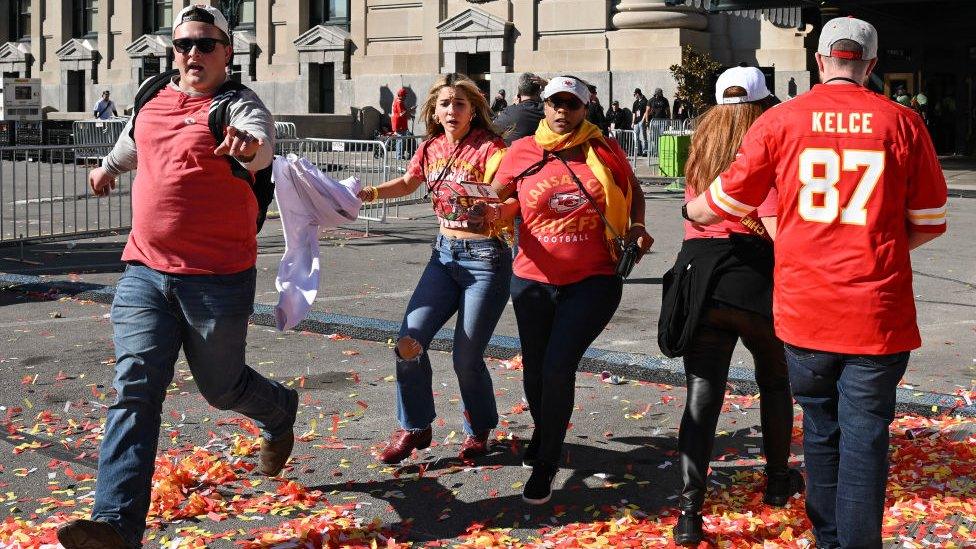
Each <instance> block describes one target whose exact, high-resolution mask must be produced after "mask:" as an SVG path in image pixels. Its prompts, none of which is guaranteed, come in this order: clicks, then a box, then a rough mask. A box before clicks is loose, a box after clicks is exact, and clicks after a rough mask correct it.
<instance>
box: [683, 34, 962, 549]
mask: <svg viewBox="0 0 976 549" xmlns="http://www.w3.org/2000/svg"><path fill="white" fill-rule="evenodd" d="M877 52H878V35H877V32H876V31H875V29H874V27H873V26H872V25H870V24H869V23H867V22H865V21H861V20H859V19H853V18H839V19H833V20H831V21H829V22H828V23H827V24H826V25H824V29H823V32H822V33H821V35H820V43H819V47H818V49H817V54H816V59H817V66H818V68H819V71H820V79H821V81H822V82H823V84H819V85H817V86H814V88H813V89H812V90H811V91H810V92H808V93H805V94H803V95H801V96H799V97H797V98H795V99H793V100H791V101H788V102H786V103H784V104H782V105H780V106H778V107H776V108H773V109H770V110H769V111H767V112H766V113H765V114H764V115H763V116H762V117H761V118H760V119H759V120H758V121H757V122H756V123H755V124H754V125H753V126H752V128H750V130H749V132H748V134H746V136H745V139H744V140H743V143H742V147H741V149H740V151H739V158H738V159H737V160H736V161H735V163H734V164H732V166H730V167H729V169H728V170H726V171H725V172H724V173H723V174H722V175H720V176H719V177H718V178H717V179H716V180H715V182H714V183H712V185H711V187H710V188H709V190H708V192H704V193H702V194H700V195H699V196H698V197H697V198H695V199H694V200H693V201H691V202H689V203H688V204H687V205H686V206H685V207H684V208H683V210H684V212H683V213H684V214H685V217H686V218H688V219H689V220H691V221H692V222H697V223H702V224H710V223H715V222H717V221H719V220H721V219H739V218H741V217H743V216H745V215H747V214H748V213H750V212H751V211H753V210H754V209H755V208H756V206H757V205H759V204H761V203H762V201H763V199H764V198H765V196H766V193H767V192H768V190H769V188H770V187H771V186H775V187H776V189H777V190H778V191H779V203H778V213H777V217H778V218H779V230H778V234H777V237H776V252H775V255H776V270H775V280H776V284H775V290H774V292H775V293H774V308H773V315H774V318H775V324H776V334H777V335H778V336H779V337H780V338H781V339H782V340H783V341H784V342H785V343H786V359H787V362H788V364H789V372H790V385H791V387H792V389H793V395H794V396H795V397H796V400H797V401H798V402H799V403H800V405H801V406H802V407H803V431H804V433H803V435H804V436H803V448H804V459H805V461H806V469H807V476H808V482H807V501H806V508H807V514H808V515H809V517H810V521H811V522H812V523H813V527H814V533H815V534H816V536H817V546H818V547H821V548H833V547H881V520H882V515H883V513H884V495H885V484H886V480H887V473H888V426H889V425H890V423H891V421H892V419H893V418H894V408H895V388H896V386H897V384H898V382H899V380H900V379H901V377H902V375H903V374H904V372H905V368H906V366H907V363H908V357H909V351H910V350H911V349H915V348H918V347H919V346H920V345H921V339H920V337H919V332H918V326H917V325H916V321H915V301H914V298H913V294H912V265H911V258H910V256H909V251H910V250H912V249H914V248H916V247H918V246H921V245H922V244H924V243H926V242H928V241H930V240H932V239H934V238H936V237H937V236H939V235H940V234H942V233H943V232H945V230H946V194H947V189H946V183H945V178H944V176H943V174H942V170H941V168H940V166H939V163H938V160H937V159H936V156H935V150H934V148H933V146H932V141H931V139H930V138H929V134H928V132H927V131H926V129H925V125H924V123H923V122H922V120H921V118H920V117H919V116H918V114H917V113H915V112H914V111H912V110H911V109H909V108H907V107H904V106H902V105H899V104H897V103H894V102H892V101H890V100H888V99H887V98H885V97H883V96H880V95H877V94H875V93H873V92H871V91H869V90H867V89H866V88H864V84H865V82H866V81H867V78H868V75H870V73H871V70H872V69H873V68H874V66H875V64H876V63H877Z"/></svg>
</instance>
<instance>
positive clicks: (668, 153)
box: [657, 135, 691, 177]
mask: <svg viewBox="0 0 976 549" xmlns="http://www.w3.org/2000/svg"><path fill="white" fill-rule="evenodd" d="M690 145H691V135H661V136H660V137H659V138H658V146H657V151H658V167H659V168H660V170H661V175H662V176H664V177H683V176H684V175H685V162H687V161H688V148H689V146H690Z"/></svg>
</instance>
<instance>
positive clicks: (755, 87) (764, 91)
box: [715, 67, 772, 105]
mask: <svg viewBox="0 0 976 549" xmlns="http://www.w3.org/2000/svg"><path fill="white" fill-rule="evenodd" d="M732 86H738V87H740V88H742V89H744V90H746V94H745V96H743V97H723V95H724V94H725V90H727V89H729V88H731V87H732ZM770 95H772V94H771V93H769V88H767V87H766V75H764V74H763V73H762V71H761V70H759V69H757V68H756V67H732V68H731V69H729V70H727V71H725V72H723V73H722V74H721V75H720V76H719V77H718V81H717V82H715V102H716V103H718V104H719V105H732V104H735V103H751V102H753V101H759V100H760V99H765V98H767V97H769V96H770Z"/></svg>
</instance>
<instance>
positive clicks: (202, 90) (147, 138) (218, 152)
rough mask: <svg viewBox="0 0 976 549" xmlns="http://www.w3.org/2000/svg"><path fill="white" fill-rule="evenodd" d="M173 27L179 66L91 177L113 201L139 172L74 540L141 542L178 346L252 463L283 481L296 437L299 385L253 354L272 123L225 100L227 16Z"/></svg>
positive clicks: (199, 13) (70, 533) (182, 18)
mask: <svg viewBox="0 0 976 549" xmlns="http://www.w3.org/2000/svg"><path fill="white" fill-rule="evenodd" d="M172 32H173V64H174V65H175V66H176V68H177V69H178V71H179V72H178V74H177V75H176V76H174V77H173V80H172V81H171V82H170V83H169V84H168V85H166V87H164V88H163V89H162V90H160V91H159V92H158V93H157V94H156V95H155V96H154V97H152V98H151V99H149V100H148V102H147V103H145V105H144V106H142V107H141V109H140V111H139V115H138V116H137V117H133V118H130V119H129V122H128V123H127V124H126V127H125V128H124V129H123V131H122V135H121V136H120V137H119V140H118V142H117V143H116V144H115V147H114V148H113V149H112V151H111V152H110V153H109V154H108V156H106V157H105V159H104V160H103V162H102V166H101V167H99V168H96V169H94V170H92V172H91V173H90V174H89V176H88V182H89V186H90V187H91V189H92V192H93V193H94V194H95V195H96V196H105V195H107V194H108V193H109V192H110V191H111V190H112V189H114V188H115V181H116V178H117V177H118V176H119V175H121V174H123V173H125V172H129V171H132V170H135V169H136V168H137V167H138V171H137V175H136V178H135V181H134V182H133V184H132V231H131V232H130V233H129V238H128V241H127V242H126V245H125V249H124V250H123V251H122V260H123V261H124V262H125V263H126V267H125V272H124V273H123V274H122V277H121V278H120V279H119V282H118V287H117V288H116V291H115V297H114V299H113V301H112V315H111V317H112V329H113V332H114V335H113V341H114V343H115V358H116V361H115V381H114V383H113V386H114V387H115V390H116V392H117V393H118V396H117V398H116V400H115V403H114V404H112V405H111V406H110V407H109V408H108V410H107V411H106V419H105V431H104V436H103V438H102V442H101V446H100V448H99V452H98V480H97V483H96V485H95V503H94V505H93V506H92V513H91V520H85V519H78V520H73V521H71V522H68V523H66V524H65V525H63V526H62V527H61V528H60V529H58V533H57V535H58V540H59V541H60V542H61V544H62V545H63V546H64V547H65V548H66V549H89V548H94V547H98V548H100V549H123V548H125V549H128V548H131V547H141V546H142V537H143V534H144V532H145V529H146V514H147V513H148V511H149V504H150V490H151V487H152V476H153V470H154V468H155V459H156V449H157V444H158V441H159V430H160V424H161V413H162V409H163V400H164V399H165V397H166V393H167V388H168V387H169V386H170V383H171V382H172V381H173V369H174V366H175V364H176V361H177V359H178V358H179V356H180V350H181V349H182V351H183V353H184V355H186V360H187V363H188V365H189V368H190V371H191V372H192V374H193V380H194V382H195V383H196V386H197V388H198V389H199V390H200V393H201V394H202V396H203V397H204V398H205V399H206V400H207V402H208V403H210V404H211V405H212V406H214V407H215V408H218V409H221V410H233V411H235V412H237V413H239V414H242V415H244V416H247V417H248V418H251V419H252V420H254V422H255V423H256V424H257V426H258V427H259V428H260V429H261V446H260V452H259V454H258V468H257V469H258V471H260V472H261V473H262V474H264V475H267V476H271V477H274V476H278V474H279V473H280V472H281V470H282V469H283V468H284V466H285V464H286V462H287V461H288V457H289V456H290V455H291V451H292V448H293V445H294V441H295V437H294V431H293V426H294V424H295V417H296V415H297V413H298V392H296V391H295V390H294V389H290V388H288V387H285V386H284V385H282V384H281V383H279V382H278V381H272V380H269V379H267V378H265V377H264V376H262V375H261V374H259V373H258V372H256V371H255V370H254V369H252V368H251V367H249V366H248V365H247V364H246V363H245V346H246V339H247V327H248V322H249V320H250V316H251V313H252V311H253V309H254V290H255V281H256V271H255V262H256V261H257V240H256V238H255V237H256V232H257V218H258V203H257V200H256V198H255V195H254V192H253V191H252V189H251V186H252V185H253V184H254V178H253V176H252V175H251V174H252V173H254V172H256V171H258V170H261V169H262V168H265V167H267V166H268V165H270V164H271V161H272V157H273V154H274V135H275V131H274V119H273V118H272V117H271V113H270V112H269V111H268V109H267V108H266V107H265V106H264V104H263V103H262V102H261V100H260V99H259V98H258V96H257V95H255V94H254V92H252V91H251V90H249V89H247V88H244V89H242V90H240V91H237V92H236V93H234V94H233V95H232V96H231V97H230V98H222V99H217V97H218V96H217V95H216V93H217V92H218V91H219V90H220V88H221V86H222V85H224V83H225V82H226V81H227V73H226V70H225V69H226V67H227V66H228V64H229V63H230V61H231V59H233V57H234V50H233V48H232V46H231V41H230V37H229V34H228V32H229V31H228V26H227V20H226V19H224V16H223V14H221V13H220V11H218V10H217V9H216V8H213V7H210V6H209V5H190V6H188V7H186V8H185V9H183V10H182V11H180V12H179V13H177V14H176V17H175V18H174V19H173V31H172ZM221 95H223V94H221ZM218 100H223V101H230V102H231V103H230V105H229V106H228V107H227V112H228V126H227V127H226V128H225V129H224V135H225V137H224V139H223V141H219V142H218V140H217V139H215V137H214V135H213V134H212V133H211V130H210V128H209V126H208V117H207V113H208V111H209V109H210V107H211V106H212V105H213V104H214V102H215V101H218ZM194 120H195V122H193V123H192V124H191V123H188V121H194ZM245 177H248V179H245Z"/></svg>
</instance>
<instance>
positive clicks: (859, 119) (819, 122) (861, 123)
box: [810, 111, 874, 133]
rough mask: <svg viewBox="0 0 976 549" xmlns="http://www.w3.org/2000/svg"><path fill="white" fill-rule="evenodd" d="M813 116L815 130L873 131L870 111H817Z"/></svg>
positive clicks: (836, 131)
mask: <svg viewBox="0 0 976 549" xmlns="http://www.w3.org/2000/svg"><path fill="white" fill-rule="evenodd" d="M810 114H811V115H812V118H813V128H812V129H813V131H815V132H820V133H871V117H872V116H874V113H870V112H817V111H814V112H812V113H810Z"/></svg>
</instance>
